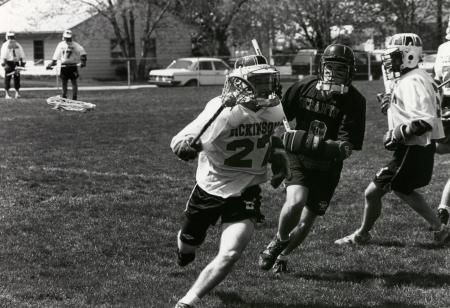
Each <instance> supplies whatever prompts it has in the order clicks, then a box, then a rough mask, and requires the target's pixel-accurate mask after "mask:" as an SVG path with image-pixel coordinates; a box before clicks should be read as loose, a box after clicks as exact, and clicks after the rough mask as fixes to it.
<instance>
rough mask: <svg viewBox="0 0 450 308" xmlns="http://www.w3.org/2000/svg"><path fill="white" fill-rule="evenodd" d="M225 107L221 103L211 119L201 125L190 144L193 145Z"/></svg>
mask: <svg viewBox="0 0 450 308" xmlns="http://www.w3.org/2000/svg"><path fill="white" fill-rule="evenodd" d="M224 108H225V105H221V106H220V107H219V109H217V111H216V112H215V113H214V114H213V116H212V117H211V119H209V120H208V122H206V124H205V125H204V126H203V127H202V129H201V130H200V132H199V133H198V135H197V136H196V137H195V138H194V139H193V140H192V142H191V144H190V145H191V146H195V145H196V144H197V142H198V141H199V140H200V137H201V136H202V135H203V134H204V133H205V131H206V130H207V129H208V127H210V126H211V124H212V123H213V122H214V120H215V119H216V118H217V117H218V116H219V114H220V113H221V112H222V110H223V109H224Z"/></svg>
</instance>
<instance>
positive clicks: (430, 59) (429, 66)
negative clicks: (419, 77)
mask: <svg viewBox="0 0 450 308" xmlns="http://www.w3.org/2000/svg"><path fill="white" fill-rule="evenodd" d="M436 56H437V55H436V54H428V55H424V56H423V58H422V62H419V67H420V68H422V69H424V70H425V71H426V72H427V73H428V74H430V75H434V62H436Z"/></svg>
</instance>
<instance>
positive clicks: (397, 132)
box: [383, 120, 432, 151]
mask: <svg viewBox="0 0 450 308" xmlns="http://www.w3.org/2000/svg"><path fill="white" fill-rule="evenodd" d="M431 129H432V127H431V125H430V124H428V123H427V122H425V121H424V120H414V121H412V122H411V123H409V124H400V125H398V126H397V127H395V128H394V129H391V130H389V131H388V132H386V134H385V135H384V140H383V144H384V147H385V148H386V149H387V150H389V151H395V150H396V149H397V148H398V145H399V144H405V142H406V141H407V140H408V139H410V138H411V137H413V136H421V135H423V134H425V133H426V132H427V131H429V130H431Z"/></svg>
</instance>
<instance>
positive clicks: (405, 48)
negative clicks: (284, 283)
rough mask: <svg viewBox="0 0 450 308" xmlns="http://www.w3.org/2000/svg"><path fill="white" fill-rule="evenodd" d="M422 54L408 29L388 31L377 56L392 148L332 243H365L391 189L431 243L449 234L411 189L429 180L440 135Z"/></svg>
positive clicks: (433, 93)
mask: <svg viewBox="0 0 450 308" xmlns="http://www.w3.org/2000/svg"><path fill="white" fill-rule="evenodd" d="M421 57H422V41H421V39H420V38H419V36H417V35H416V34H413V33H400V34H396V35H394V36H392V38H391V41H390V44H389V45H388V46H387V49H386V50H385V52H384V54H383V56H382V61H383V66H384V74H385V77H386V78H387V79H388V80H389V81H390V83H389V84H390V87H391V89H389V90H388V94H387V96H388V98H389V106H388V109H387V117H388V124H389V130H388V132H387V133H386V135H385V138H384V146H385V148H386V149H387V150H389V151H393V157H392V159H391V161H390V162H389V163H387V164H386V165H385V166H384V167H383V168H381V169H380V170H379V171H378V172H377V174H376V175H375V177H374V179H373V180H372V182H371V183H370V184H369V186H368V187H367V188H366V191H365V207H364V214H363V219H362V224H361V226H360V228H359V229H357V230H356V231H355V232H354V233H352V234H350V235H348V236H346V237H344V238H342V239H339V240H337V241H336V242H335V243H336V244H339V245H342V244H366V243H367V242H369V240H370V239H371V235H370V232H369V231H370V230H371V229H372V227H373V226H374V224H375V222H376V220H377V219H378V217H379V216H380V214H381V207H382V203H381V199H382V198H383V196H384V195H385V194H386V193H388V192H390V191H393V192H394V193H395V194H396V195H397V196H398V197H400V199H402V200H403V201H404V202H405V203H407V204H408V205H409V206H410V207H411V208H412V209H413V210H414V211H416V212H417V213H418V214H419V215H420V216H422V217H423V218H424V219H425V220H426V221H427V222H428V223H429V224H430V227H431V230H432V231H433V242H434V244H436V245H441V244H443V243H444V241H445V240H446V239H447V238H448V236H449V233H450V231H449V229H448V228H447V226H446V225H444V224H441V221H440V220H439V218H438V216H437V215H436V213H435V212H434V211H433V210H432V209H431V207H430V206H429V205H428V204H427V202H426V201H425V199H424V197H423V196H422V194H420V193H419V192H417V191H416V189H417V188H420V187H424V186H426V185H428V183H429V182H430V180H431V176H432V174H433V164H434V152H435V148H436V146H435V140H437V139H440V138H442V137H444V130H443V127H442V121H441V119H440V99H441V97H440V93H439V92H438V88H437V85H436V83H435V82H434V80H433V79H432V78H431V77H430V76H429V75H428V74H427V73H426V72H425V71H424V70H422V69H420V68H418V63H419V61H420V60H421Z"/></svg>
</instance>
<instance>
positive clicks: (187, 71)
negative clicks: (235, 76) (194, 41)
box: [148, 57, 230, 86]
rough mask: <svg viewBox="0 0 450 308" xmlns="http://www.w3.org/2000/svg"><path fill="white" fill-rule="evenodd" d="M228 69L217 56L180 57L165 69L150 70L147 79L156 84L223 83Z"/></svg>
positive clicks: (195, 84)
mask: <svg viewBox="0 0 450 308" xmlns="http://www.w3.org/2000/svg"><path fill="white" fill-rule="evenodd" d="M229 70H230V67H229V66H228V64H226V63H225V62H224V61H222V60H221V59H218V58H206V57H192V58H180V59H177V60H174V61H173V62H172V63H171V64H170V65H169V66H168V67H167V68H165V69H159V70H151V71H150V72H149V80H148V81H149V83H151V84H155V85H158V86H197V85H223V84H224V82H225V75H226V74H227V73H228V71H229Z"/></svg>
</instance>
